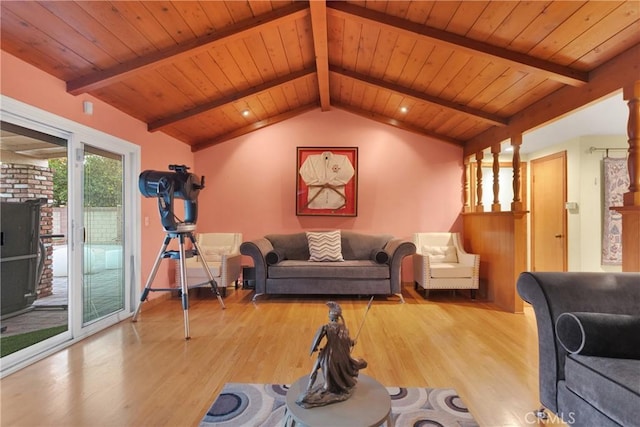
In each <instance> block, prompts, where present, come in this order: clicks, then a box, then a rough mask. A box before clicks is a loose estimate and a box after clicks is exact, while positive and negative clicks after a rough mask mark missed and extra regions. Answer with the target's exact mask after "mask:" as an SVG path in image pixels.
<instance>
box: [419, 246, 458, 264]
mask: <svg viewBox="0 0 640 427" xmlns="http://www.w3.org/2000/svg"><path fill="white" fill-rule="evenodd" d="M422 254H423V255H426V256H428V257H429V259H430V260H431V262H434V263H436V262H438V263H440V262H450V263H457V262H458V254H457V252H456V248H455V247H454V246H423V247H422Z"/></svg>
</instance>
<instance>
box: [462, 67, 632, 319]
mask: <svg viewBox="0 0 640 427" xmlns="http://www.w3.org/2000/svg"><path fill="white" fill-rule="evenodd" d="M624 99H625V100H626V101H627V102H628V106H629V121H628V127H627V133H628V136H629V149H628V170H629V191H628V192H626V193H625V194H624V199H623V200H624V203H623V206H620V207H614V208H612V209H614V210H616V211H618V212H620V214H621V215H622V230H623V232H622V271H636V272H637V271H640V80H639V81H636V82H635V84H633V85H631V86H629V87H626V88H624ZM510 143H511V147H512V148H513V158H512V168H513V181H512V184H513V201H512V202H511V210H510V211H501V209H502V206H501V205H500V202H499V197H498V196H499V194H500V184H499V180H498V174H499V171H500V161H499V155H500V151H501V146H500V144H494V145H492V146H491V154H492V172H493V176H492V183H493V186H492V190H493V203H492V204H491V210H490V211H489V212H486V211H485V207H484V206H483V202H482V196H483V194H482V191H483V188H482V183H483V180H484V177H483V173H482V160H483V158H484V153H483V152H478V153H475V155H472V156H467V157H465V159H464V207H463V212H462V217H463V227H464V229H463V235H464V246H465V249H466V250H467V251H469V252H472V253H477V254H480V260H481V261H480V281H481V288H480V295H481V296H484V297H485V298H487V299H488V300H490V301H493V302H494V303H495V304H496V305H497V306H498V307H500V308H502V309H503V310H506V311H510V312H520V311H522V309H523V303H522V300H521V299H520V297H519V296H518V295H517V292H516V289H515V285H516V281H517V278H518V276H519V274H520V273H521V272H522V271H525V270H527V268H528V267H527V266H528V259H529V255H528V253H529V249H528V244H527V232H528V231H527V220H528V213H529V212H528V211H526V210H525V205H526V203H525V202H524V200H523V199H522V197H521V196H522V183H521V171H522V167H523V165H522V164H521V160H520V146H521V145H522V135H516V136H514V137H512V138H511V140H510ZM472 157H473V160H474V161H475V162H472ZM474 163H475V185H474V186H472V185H470V182H469V181H470V177H471V176H472V174H471V170H472V164H474ZM472 191H473V192H474V193H472ZM474 201H475V203H474Z"/></svg>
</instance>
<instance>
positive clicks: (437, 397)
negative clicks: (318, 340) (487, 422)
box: [200, 383, 478, 427]
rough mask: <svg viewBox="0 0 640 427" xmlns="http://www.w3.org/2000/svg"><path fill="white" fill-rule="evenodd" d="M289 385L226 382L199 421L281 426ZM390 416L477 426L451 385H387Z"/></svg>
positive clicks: (414, 422)
mask: <svg viewBox="0 0 640 427" xmlns="http://www.w3.org/2000/svg"><path fill="white" fill-rule="evenodd" d="M287 390H288V387H287V386H286V385H277V384H239V383H228V384H225V386H224V388H223V389H222V392H221V393H220V395H219V396H218V398H217V399H216V400H215V402H213V405H211V408H209V411H207V414H206V415H205V416H204V418H203V419H202V421H201V422H200V427H212V426H228V427H237V426H252V427H258V426H260V427H271V426H273V427H275V426H281V425H282V420H283V419H284V416H285V409H286V405H285V398H286V395H287ZM387 390H388V391H389V395H390V396H391V420H390V421H389V422H388V423H385V424H383V425H384V426H385V427H394V426H395V427H400V426H416V427H418V426H442V427H448V426H452V427H454V426H455V427H472V426H478V423H476V422H475V421H474V419H473V416H472V415H471V413H470V412H469V410H468V409H467V407H466V405H465V404H464V402H462V399H460V397H459V396H458V395H457V393H456V392H455V390H453V389H442V388H402V387H387Z"/></svg>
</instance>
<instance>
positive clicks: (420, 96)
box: [329, 65, 509, 126]
mask: <svg viewBox="0 0 640 427" xmlns="http://www.w3.org/2000/svg"><path fill="white" fill-rule="evenodd" d="M329 70H330V71H331V72H333V73H338V74H341V75H343V76H346V77H349V78H352V79H355V80H359V81H361V82H363V83H365V84H368V85H371V86H377V87H381V88H384V89H387V90H390V91H393V92H396V93H399V94H400V95H404V96H407V97H410V98H413V99H415V100H417V101H419V102H428V103H429V104H435V105H437V106H439V107H443V108H445V109H447V110H450V111H453V112H455V113H462V114H465V115H467V116H470V117H472V118H474V119H479V120H482V121H484V122H488V123H491V124H492V125H497V126H506V125H507V124H508V122H509V119H507V118H504V117H500V116H498V115H495V114H491V113H487V112H485V111H482V110H478V109H475V108H471V107H467V106H466V105H462V104H456V103H455V102H450V101H447V100H444V99H441V98H437V97H435V96H430V95H426V94H424V93H423V92H420V91H417V90H413V89H409V88H407V87H404V86H400V85H397V84H394V83H390V82H387V81H384V80H381V79H376V78H374V77H369V76H367V75H364V74H360V73H357V72H355V71H349V70H345V69H344V68H340V67H336V66H334V65H332V66H330V67H329Z"/></svg>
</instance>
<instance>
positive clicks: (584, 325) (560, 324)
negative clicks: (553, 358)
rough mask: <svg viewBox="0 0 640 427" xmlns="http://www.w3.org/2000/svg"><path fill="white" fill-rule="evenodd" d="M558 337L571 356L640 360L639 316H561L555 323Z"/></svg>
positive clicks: (564, 314) (578, 314) (584, 313)
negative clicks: (574, 354) (575, 354)
mask: <svg viewBox="0 0 640 427" xmlns="http://www.w3.org/2000/svg"><path fill="white" fill-rule="evenodd" d="M556 334H557V335H558V340H559V341H560V344H562V346H563V347H564V348H565V349H566V350H567V351H568V352H569V353H577V354H582V355H586V356H602V357H618V358H622V359H640V316H632V315H629V314H611V313H590V312H573V313H570V312H569V313H562V314H560V315H559V316H558V318H557V319H556Z"/></svg>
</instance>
